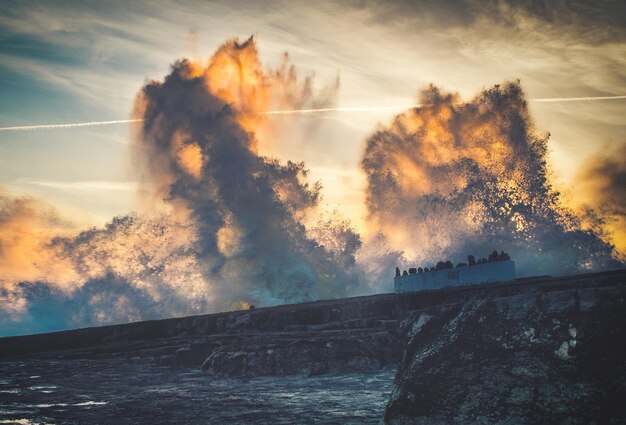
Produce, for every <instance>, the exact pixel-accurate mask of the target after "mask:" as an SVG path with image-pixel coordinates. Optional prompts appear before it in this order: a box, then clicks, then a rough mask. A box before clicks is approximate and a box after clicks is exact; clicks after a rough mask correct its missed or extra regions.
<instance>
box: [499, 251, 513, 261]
mask: <svg viewBox="0 0 626 425" xmlns="http://www.w3.org/2000/svg"><path fill="white" fill-rule="evenodd" d="M500 261H511V256H510V255H509V254H507V253H506V252H504V251H500Z"/></svg>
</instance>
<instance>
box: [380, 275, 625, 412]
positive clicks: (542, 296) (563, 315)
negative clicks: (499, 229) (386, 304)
mask: <svg viewBox="0 0 626 425" xmlns="http://www.w3.org/2000/svg"><path fill="white" fill-rule="evenodd" d="M625 277H626V276H625V275H624V274H623V273H622V274H617V275H603V276H602V275H596V276H592V277H588V278H584V279H579V280H578V281H577V280H575V279H574V280H572V281H570V282H568V284H567V285H564V284H554V285H545V286H535V287H533V286H530V287H528V289H527V290H524V291H521V292H520V293H517V294H510V293H501V294H497V293H495V294H492V296H488V297H484V296H470V297H468V298H467V299H466V300H463V301H460V302H453V303H450V304H447V305H440V306H436V307H433V308H426V309H420V310H418V311H414V312H412V313H410V314H409V315H408V316H407V318H406V319H405V320H404V321H403V322H402V323H401V325H400V332H401V334H402V338H404V341H405V342H404V344H405V347H406V348H405V350H404V353H403V355H402V360H401V362H400V365H399V369H398V372H397V375H396V378H395V388H394V391H393V393H392V396H391V399H390V401H389V403H388V405H387V408H386V412H385V422H386V423H389V424H450V423H458V424H539V423H542V424H543V423H554V424H557V423H558V424H593V423H595V424H612V423H615V424H617V423H625V422H624V421H625V418H626V403H624V400H626V351H625V350H626V305H625V297H626V279H625Z"/></svg>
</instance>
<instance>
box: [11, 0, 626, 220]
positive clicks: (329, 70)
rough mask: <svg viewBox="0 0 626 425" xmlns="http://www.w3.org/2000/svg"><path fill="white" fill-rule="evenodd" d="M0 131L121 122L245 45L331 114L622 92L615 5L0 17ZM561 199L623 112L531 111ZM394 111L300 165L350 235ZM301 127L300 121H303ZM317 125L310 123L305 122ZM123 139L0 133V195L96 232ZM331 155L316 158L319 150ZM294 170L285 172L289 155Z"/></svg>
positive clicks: (60, 5)
mask: <svg viewBox="0 0 626 425" xmlns="http://www.w3.org/2000/svg"><path fill="white" fill-rule="evenodd" d="M0 8H2V17H1V18H0V40H1V43H0V90H1V92H2V99H1V100H0V125H1V126H2V127H5V126H6V127H8V126H16V125H37V124H49V123H70V122H83V121H102V120H116V119H126V118H128V117H129V116H130V114H131V110H132V107H133V100H134V98H135V96H136V94H137V92H138V91H139V89H140V88H141V86H142V85H143V84H144V82H145V81H146V80H152V79H161V78H163V77H164V76H165V75H166V74H167V73H168V69H169V66H170V64H172V63H173V62H174V61H175V60H177V59H180V58H183V57H190V58H196V59H206V58H208V57H210V56H211V55H212V54H213V52H214V51H215V50H216V49H217V47H219V45H221V43H222V42H224V41H225V40H227V39H230V38H233V37H239V38H240V39H247V38H248V37H249V36H250V35H254V36H255V37H256V40H257V42H258V45H259V50H260V55H261V60H262V62H263V64H265V65H266V66H268V67H273V66H276V65H277V64H278V63H280V61H281V58H282V54H283V52H288V53H289V55H290V57H291V60H292V63H293V64H294V65H295V66H296V67H297V69H298V73H299V74H300V75H310V76H314V79H315V84H316V85H318V86H323V85H324V84H328V83H332V82H333V81H334V79H335V78H337V77H339V79H340V89H339V91H338V94H337V100H336V103H337V106H342V107H351V106H374V105H398V104H400V105H402V104H411V103H414V102H415V98H416V94H417V91H418V90H419V89H420V88H422V87H424V86H426V85H428V84H430V83H434V84H435V85H438V86H441V87H443V88H445V89H446V90H448V91H456V92H458V93H460V94H461V96H462V97H463V98H466V99H467V98H470V97H472V96H473V95H474V94H475V93H476V92H477V91H479V90H480V89H481V88H483V87H489V86H491V85H494V84H498V83H503V82H505V81H507V80H516V79H519V80H521V83H522V85H523V87H524V89H525V90H526V92H527V95H528V97H529V98H555V97H583V96H615V95H623V94H625V93H626V89H625V87H626V72H625V71H624V69H626V67H625V66H624V65H625V63H624V62H625V61H626V59H625V58H626V54H625V53H626V52H625V50H626V47H625V44H624V18H623V16H626V14H625V13H624V6H623V3H621V2H618V1H615V2H610V1H608V2H607V1H602V2H573V3H567V4H565V3H562V2H488V4H487V5H484V3H483V2H473V1H460V2H452V1H448V2H430V1H422V2H375V1H372V2H367V1H362V2H361V1H353V2H342V3H341V5H338V4H336V3H333V2H316V3H315V5H314V6H312V5H311V4H309V3H308V2H298V1H296V2H291V1H290V2H262V3H258V4H257V2H250V1H234V2H232V1H229V2H219V1H218V2H185V1H182V2H176V3H171V2H161V3H160V2H158V1H156V2H152V1H151V2H133V3H132V4H131V5H129V4H127V2H107V5H106V6H104V5H102V4H101V3H100V2H89V1H87V2H28V3H25V2H11V1H7V2H3V3H2V5H0ZM531 109H532V111H533V116H534V118H535V120H536V124H537V127H538V129H539V130H540V131H542V132H550V134H551V139H550V145H549V149H550V161H551V164H552V166H553V171H554V173H555V174H556V177H557V178H558V180H559V182H561V183H562V185H563V188H565V189H567V188H569V187H571V186H572V185H573V184H574V183H573V180H574V178H575V175H576V172H577V170H578V169H579V168H580V167H581V164H582V163H583V162H584V160H585V158H588V157H589V156H591V155H593V154H596V153H598V152H600V151H602V150H604V149H607V147H611V146H614V145H616V144H620V143H622V142H623V141H624V139H625V138H626V125H625V124H624V120H623V116H624V112H625V111H626V101H625V100H611V101H595V102H589V101H588V102H567V103H566V102H562V103H532V104H531ZM398 112H401V109H400V110H388V111H375V112H355V113H347V112H343V113H334V114H326V115H325V116H324V117H323V118H321V119H320V118H318V119H317V120H318V122H316V123H315V125H316V126H318V127H320V128H319V131H318V132H317V133H316V134H315V135H313V138H312V140H310V142H309V144H308V145H307V146H305V147H304V149H303V150H299V151H298V152H291V151H290V150H289V147H288V146H287V147H285V149H282V150H281V156H284V157H288V156H291V158H285V159H294V160H304V161H305V162H306V163H307V166H308V168H309V169H310V170H311V175H312V177H314V178H319V179H321V180H322V184H323V185H324V186H325V188H326V191H325V198H326V200H325V202H326V203H328V204H329V207H331V208H334V207H336V206H337V207H340V208H341V210H342V211H344V213H345V214H346V215H348V216H349V217H350V218H351V219H353V220H356V221H358V222H362V220H363V214H365V211H364V209H363V207H362V205H363V199H362V196H361V195H360V194H361V193H362V191H363V186H364V184H365V183H364V177H363V175H362V173H360V171H359V167H358V165H359V161H360V154H361V151H362V149H363V145H364V140H365V138H366V137H367V135H368V134H370V133H371V132H372V131H373V129H374V127H375V125H376V124H377V123H386V122H388V121H389V120H390V119H391V117H392V116H393V114H394V113H398ZM305 119H309V118H305ZM319 121H321V123H320V122H319ZM130 138H131V135H130V132H129V129H128V126H125V125H111V126H106V127H104V126H102V127H89V128H84V129H67V130H47V131H43V130H40V131H30V132H19V133H18V132H2V133H0V161H1V164H2V165H1V168H0V184H1V185H3V186H4V187H6V188H9V189H10V190H11V191H14V192H16V193H24V194H32V195H36V196H40V197H43V198H45V199H47V200H50V201H51V202H53V203H54V204H55V205H57V206H58V208H61V209H63V210H67V211H68V212H70V211H71V213H72V214H73V215H74V216H80V217H81V219H82V220H83V221H84V222H85V223H95V224H102V223H104V222H106V221H107V220H108V219H110V218H111V217H112V216H114V215H116V214H122V213H125V212H127V211H129V210H132V209H134V208H135V205H134V204H133V199H134V192H135V190H136V178H134V177H133V175H132V164H129V163H128V162H129V161H128V159H127V158H128V152H127V149H128V147H127V146H128V144H129V143H130ZM328 147H332V149H326V148H328ZM296 155H297V158H294V156H296Z"/></svg>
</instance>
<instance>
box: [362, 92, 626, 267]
mask: <svg viewBox="0 0 626 425" xmlns="http://www.w3.org/2000/svg"><path fill="white" fill-rule="evenodd" d="M420 104H425V105H429V106H425V107H421V108H414V109H411V110H409V111H407V112H405V113H403V114H400V115H398V116H396V117H395V119H394V120H393V122H392V123H391V124H390V125H389V126H388V127H386V128H382V129H380V130H378V131H377V132H376V133H374V134H373V135H372V136H371V137H370V138H369V140H368V141H367V146H366V150H365V153H364V156H363V161H362V166H363V170H364V171H365V173H366V175H367V179H368V187H367V208H368V212H369V217H368V220H369V225H370V230H372V231H374V232H379V233H380V234H381V235H382V236H383V237H384V239H385V240H386V242H387V243H388V244H389V246H390V247H391V248H393V249H396V250H404V252H405V255H406V256H407V257H408V258H410V259H411V260H413V261H416V262H419V263H422V264H424V263H427V262H431V261H436V260H437V259H441V258H453V259H459V260H460V259H463V258H465V255H467V254H468V253H483V252H491V251H492V250H493V249H504V250H507V251H508V252H510V253H511V254H512V256H513V258H515V259H516V260H517V262H518V269H519V271H520V272H521V274H522V275H529V274H538V273H554V274H562V273H570V272H576V271H581V270H591V269H603V268H607V267H612V266H617V265H619V262H618V261H617V260H616V258H615V251H614V249H613V247H612V246H611V245H609V244H607V243H606V242H605V241H604V240H602V239H601V238H600V237H599V236H598V235H597V234H596V233H594V232H593V231H590V230H584V229H583V227H582V226H581V223H580V220H579V219H578V218H577V217H576V216H575V215H574V214H573V212H572V211H571V210H569V209H568V208H566V207H565V206H563V204H562V203H561V201H560V198H559V194H558V193H557V192H556V191H555V190H554V189H553V188H552V186H551V184H550V182H549V179H548V169H547V162H546V149H547V139H548V136H541V135H538V134H536V133H535V131H534V129H533V124H532V121H531V118H530V115H529V113H528V109H527V102H526V99H525V95H524V93H523V91H522V89H521V87H520V85H519V83H507V84H504V85H503V86H495V87H494V88H492V89H488V90H485V91H483V92H482V93H480V94H479V95H478V96H476V97H475V98H474V99H472V100H471V101H469V102H467V103H462V102H460V100H459V97H458V95H455V94H447V93H444V92H441V91H440V90H439V89H437V88H436V87H434V86H431V87H429V88H428V89H426V90H424V91H422V93H421V102H420ZM428 265H430V264H428Z"/></svg>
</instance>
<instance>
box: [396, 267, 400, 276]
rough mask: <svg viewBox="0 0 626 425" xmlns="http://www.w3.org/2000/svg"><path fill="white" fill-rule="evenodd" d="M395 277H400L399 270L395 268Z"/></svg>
mask: <svg viewBox="0 0 626 425" xmlns="http://www.w3.org/2000/svg"><path fill="white" fill-rule="evenodd" d="M396 277H400V269H399V268H397V267H396Z"/></svg>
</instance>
